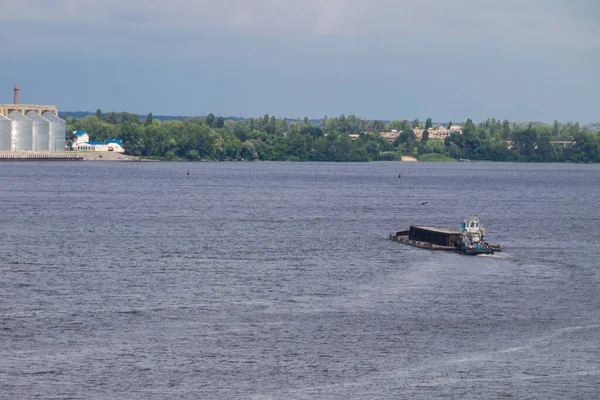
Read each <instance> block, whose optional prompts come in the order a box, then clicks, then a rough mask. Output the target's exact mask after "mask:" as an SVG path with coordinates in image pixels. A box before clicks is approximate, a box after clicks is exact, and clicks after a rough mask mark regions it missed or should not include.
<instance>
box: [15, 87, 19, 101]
mask: <svg viewBox="0 0 600 400" xmlns="http://www.w3.org/2000/svg"><path fill="white" fill-rule="evenodd" d="M15 104H19V85H15Z"/></svg>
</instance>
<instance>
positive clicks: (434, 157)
mask: <svg viewBox="0 0 600 400" xmlns="http://www.w3.org/2000/svg"><path fill="white" fill-rule="evenodd" d="M417 159H418V160H419V161H421V162H452V161H456V160H455V159H454V158H451V157H447V156H445V155H443V154H437V153H429V154H422V155H420V156H419V157H417Z"/></svg>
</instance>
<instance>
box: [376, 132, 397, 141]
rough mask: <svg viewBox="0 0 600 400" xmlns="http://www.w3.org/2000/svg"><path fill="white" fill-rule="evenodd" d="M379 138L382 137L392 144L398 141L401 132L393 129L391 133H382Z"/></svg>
mask: <svg viewBox="0 0 600 400" xmlns="http://www.w3.org/2000/svg"><path fill="white" fill-rule="evenodd" d="M379 136H381V137H382V138H383V139H384V140H385V141H386V142H388V143H392V142H393V141H394V140H396V139H398V136H400V132H398V131H397V130H396V129H392V130H391V131H390V132H380V133H379Z"/></svg>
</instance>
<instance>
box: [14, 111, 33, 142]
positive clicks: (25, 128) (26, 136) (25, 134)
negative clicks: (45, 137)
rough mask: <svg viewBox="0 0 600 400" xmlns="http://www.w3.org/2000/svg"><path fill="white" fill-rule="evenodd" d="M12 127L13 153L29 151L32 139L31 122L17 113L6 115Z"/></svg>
mask: <svg viewBox="0 0 600 400" xmlns="http://www.w3.org/2000/svg"><path fill="white" fill-rule="evenodd" d="M8 119H10V121H11V127H12V146H11V149H12V150H13V151H31V147H32V139H33V121H31V120H30V119H29V118H27V117H26V116H24V115H23V114H21V113H20V112H18V111H12V112H10V113H9V114H8Z"/></svg>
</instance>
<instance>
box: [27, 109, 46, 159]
mask: <svg viewBox="0 0 600 400" xmlns="http://www.w3.org/2000/svg"><path fill="white" fill-rule="evenodd" d="M25 115H26V116H27V118H29V119H30V120H31V121H33V135H32V138H31V143H32V148H31V149H32V150H33V151H48V150H49V149H50V122H49V121H48V120H47V119H46V118H42V117H41V116H40V115H39V114H38V113H36V112H35V111H29V112H28V113H27V114H25Z"/></svg>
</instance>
